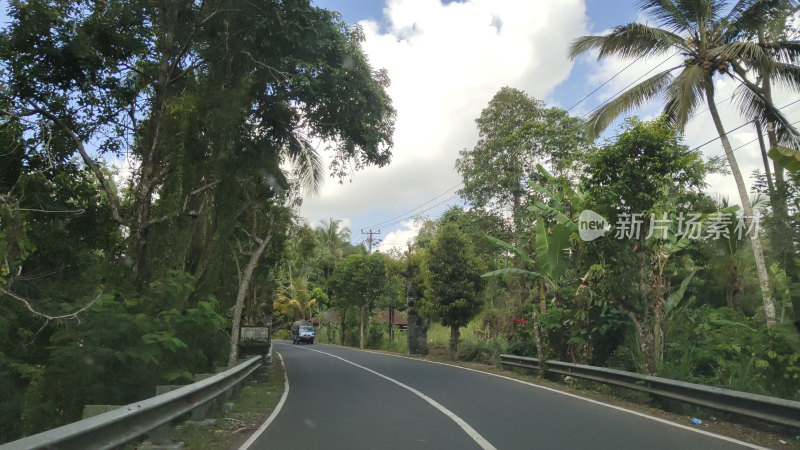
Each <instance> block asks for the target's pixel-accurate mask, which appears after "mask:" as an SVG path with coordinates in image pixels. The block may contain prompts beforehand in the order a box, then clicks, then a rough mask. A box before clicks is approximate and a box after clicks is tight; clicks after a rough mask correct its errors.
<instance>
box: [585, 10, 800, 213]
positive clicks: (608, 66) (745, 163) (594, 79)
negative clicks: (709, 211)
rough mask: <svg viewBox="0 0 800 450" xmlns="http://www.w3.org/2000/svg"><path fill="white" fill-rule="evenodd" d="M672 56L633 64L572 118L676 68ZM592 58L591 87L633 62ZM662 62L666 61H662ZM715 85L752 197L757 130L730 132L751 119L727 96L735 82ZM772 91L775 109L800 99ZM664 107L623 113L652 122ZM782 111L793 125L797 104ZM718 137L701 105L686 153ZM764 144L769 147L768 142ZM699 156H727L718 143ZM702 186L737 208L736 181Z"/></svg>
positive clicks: (722, 178)
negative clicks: (724, 198)
mask: <svg viewBox="0 0 800 450" xmlns="http://www.w3.org/2000/svg"><path fill="white" fill-rule="evenodd" d="M638 21H639V22H643V23H644V22H646V19H645V18H644V17H642V16H640V17H639V19H638ZM673 53H674V52H667V53H664V54H661V55H656V56H652V57H650V58H646V59H642V60H640V61H637V62H636V63H635V64H633V65H632V66H631V67H630V68H628V69H627V70H625V71H624V72H623V73H621V74H619V75H618V76H617V77H616V78H614V79H613V80H612V81H611V82H609V83H608V84H607V85H606V86H604V87H603V88H602V89H601V90H600V91H598V93H596V94H595V95H594V96H593V97H592V98H590V99H589V100H588V101H587V102H585V103H584V104H582V105H581V106H580V108H578V109H577V110H580V111H579V112H577V110H576V113H578V114H585V113H587V112H589V111H590V110H591V109H592V108H593V107H595V106H596V105H599V104H600V103H601V102H602V101H603V100H605V99H607V98H609V97H611V96H612V95H614V94H616V93H618V92H619V91H620V90H622V89H625V88H626V87H628V86H629V85H630V84H631V83H633V82H634V81H636V80H637V78H639V77H640V76H641V75H643V74H645V73H646V72H648V71H649V70H650V69H652V68H654V67H657V68H656V69H655V70H653V71H651V72H650V73H649V74H647V75H646V76H645V77H643V78H642V79H641V80H639V81H638V82H641V81H643V80H645V79H647V78H648V77H650V76H653V75H655V74H657V73H658V72H659V71H661V70H666V69H669V68H672V67H676V66H678V65H680V64H681V59H682V58H681V56H680V55H674V54H673ZM596 55H597V54H596V53H595V54H594V55H587V56H586V57H584V58H586V59H584V60H583V61H590V59H591V62H590V63H589V64H591V66H592V72H591V74H590V75H589V77H588V80H589V84H590V85H591V86H598V85H600V84H601V83H603V82H604V81H606V80H608V79H609V78H611V77H612V76H613V75H614V74H616V73H617V72H619V71H620V70H622V69H623V68H625V67H626V66H627V65H628V64H629V63H630V62H631V61H632V60H631V59H622V58H618V57H608V58H604V59H603V60H601V61H595V60H596V57H597V56H596ZM665 60H666V62H664V61H665ZM662 63H663V64H662ZM659 64H660V65H659ZM677 73H678V72H677V71H676V72H675V74H677ZM718 77H719V76H718ZM715 81H716V84H715V100H716V103H717V105H718V110H719V113H720V117H721V120H722V124H723V126H724V128H725V130H726V132H728V136H729V139H730V142H731V146H732V148H733V149H734V152H733V153H734V156H735V157H736V159H737V162H738V164H739V168H740V170H741V172H742V175H743V177H744V178H745V182H746V185H747V188H748V192H750V188H751V187H752V182H753V180H752V179H751V174H752V173H753V171H754V170H760V171H761V172H762V173H763V172H764V165H763V162H762V158H761V153H760V149H759V146H758V142H752V143H750V141H752V140H754V139H755V138H756V133H755V129H754V127H753V126H752V125H747V126H745V127H742V128H740V129H738V130H735V131H734V129H735V128H736V127H738V126H739V125H742V124H743V123H745V122H747V121H748V120H749V118H746V117H743V116H742V115H740V114H739V111H738V109H737V108H736V103H735V102H734V101H732V100H731V96H732V95H733V93H734V91H735V89H736V88H737V86H738V82H736V81H735V80H732V79H731V78H730V77H725V78H721V77H719V78H718V79H715ZM589 90H590V88H589V87H587V91H589ZM774 91H775V92H774V93H773V100H774V102H775V104H776V105H777V106H778V107H782V106H784V105H787V104H789V103H791V102H793V101H794V100H797V99H798V98H800V96H798V95H797V94H795V93H791V92H789V91H788V90H786V89H781V88H776V89H774ZM662 107H663V103H662V101H661V100H656V101H654V102H652V103H650V104H648V105H644V106H643V107H642V108H639V109H638V110H635V111H632V112H630V113H628V114H626V115H625V116H626V117H627V116H631V115H639V116H640V117H642V118H644V119H652V118H654V117H656V116H657V115H658V114H659V113H660V111H661V108H662ZM782 112H783V113H784V115H785V116H786V117H788V118H789V120H790V121H794V120H796V117H797V116H798V113H800V103H798V104H795V105H792V106H790V107H788V108H786V109H784V110H782ZM616 131H617V130H614V129H611V130H609V131H608V132H607V133H608V134H615V133H616ZM718 137H719V134H718V133H717V130H716V127H715V126H714V122H713V121H712V118H711V114H709V112H708V108H707V104H706V102H702V104H701V105H700V106H698V108H697V110H696V111H695V116H694V117H693V118H692V119H691V120H690V121H689V124H688V126H687V127H686V130H685V143H686V145H688V146H689V147H690V148H695V147H698V146H700V145H702V144H705V143H706V142H708V141H710V140H712V139H714V138H718ZM748 143H749V144H748ZM745 144H747V145H745ZM767 145H769V144H768V143H767ZM737 148H738V149H737ZM699 151H701V152H702V154H703V155H704V156H705V157H711V156H724V155H725V153H724V151H723V149H722V144H721V142H720V141H719V139H717V140H716V141H714V142H711V143H708V144H706V145H704V146H703V147H702V148H700V149H699ZM770 164H771V160H770ZM706 182H707V183H708V185H709V186H708V188H707V191H708V193H709V194H711V195H713V196H717V195H720V196H722V197H727V199H728V200H729V201H730V202H731V203H733V204H741V201H740V198H739V193H738V190H737V188H736V183H735V182H734V179H733V176H732V175H721V174H713V175H710V176H708V177H707V179H706ZM751 197H752V195H751Z"/></svg>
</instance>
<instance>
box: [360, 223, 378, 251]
mask: <svg viewBox="0 0 800 450" xmlns="http://www.w3.org/2000/svg"><path fill="white" fill-rule="evenodd" d="M361 234H368V235H369V237H368V238H367V242H369V254H370V255H371V254H372V235H373V234H381V230H378V231H372V228H370V229H369V231H364V229H363V228H362V229H361Z"/></svg>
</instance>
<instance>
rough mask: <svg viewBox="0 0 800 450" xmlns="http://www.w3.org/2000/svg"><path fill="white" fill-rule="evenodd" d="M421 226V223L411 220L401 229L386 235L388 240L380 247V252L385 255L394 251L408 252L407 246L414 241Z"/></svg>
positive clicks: (385, 239)
mask: <svg viewBox="0 0 800 450" xmlns="http://www.w3.org/2000/svg"><path fill="white" fill-rule="evenodd" d="M421 226H422V222H421V221H415V220H409V221H406V222H403V223H402V228H401V229H399V230H395V231H392V232H391V233H389V234H387V235H386V238H384V239H383V240H382V241H381V243H380V244H379V245H378V250H379V251H381V252H384V253H387V252H389V251H390V250H392V249H395V250H400V251H403V250H406V249H407V248H408V247H407V245H406V244H407V243H408V242H409V241H410V240H412V239H414V237H415V236H416V235H417V233H418V232H419V229H420V227H421Z"/></svg>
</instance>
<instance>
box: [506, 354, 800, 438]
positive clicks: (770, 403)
mask: <svg viewBox="0 0 800 450" xmlns="http://www.w3.org/2000/svg"><path fill="white" fill-rule="evenodd" d="M500 364H501V365H505V366H512V367H521V368H525V369H534V370H540V366H539V359H538V358H528V357H525V356H516V355H500ZM547 372H552V373H557V374H560V375H568V376H571V377H575V378H583V379H586V380H592V381H596V382H599V383H605V384H611V385H614V386H620V387H624V388H628V389H634V390H637V391H642V392H646V393H648V394H653V395H657V396H660V397H666V398H670V399H674V400H679V401H683V402H686V403H691V404H694V405H697V406H702V407H706V408H712V409H715V410H719V411H724V412H728V413H733V414H738V415H740V416H745V417H751V418H755V419H760V420H764V421H767V422H771V423H775V424H779V425H784V426H789V427H793V428H798V429H800V402H796V401H792V400H784V399H781V398H775V397H768V396H766V395H758V394H750V393H748V392H740V391H734V390H730V389H722V388H718V387H711V386H703V385H700V384H693V383H687V382H684V381H677V380H670V379H668V378H660V377H654V376H650V375H642V374H639V373H632V372H625V371H622V370H616V369H606V368H604V367H595V366H585V365H582V364H571V363H565V362H561V361H547Z"/></svg>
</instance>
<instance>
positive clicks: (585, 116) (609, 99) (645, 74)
mask: <svg viewBox="0 0 800 450" xmlns="http://www.w3.org/2000/svg"><path fill="white" fill-rule="evenodd" d="M678 53H679V52H675V53H673V54H671V55H669V56H667V58H666V59H664V60H663V61H661V62H660V63H658V64H656V65H655V66H654V67H653V68H651V69H650V70H648V71H647V72H645V73H643V74H641V75H639V78H637V79H635V80H633V81H631V82H630V83H628V85H627V86H625V87H624V88H622V89H620V90H619V91H617V93H616V94H614V95H612V96H611V97H609V98H607V99H606V100H605V101H604V102H602V103H600V104H599V105H597V106H596V107H595V108H594V109H593V110H591V111H589V112H588V113H586V114H584V115H583V116H581V119H585V118H587V117H589V116H590V115H591V114H592V113H594V112H595V111H597V110H599V109H600V108H602V107H603V106H605V105H607V104H608V103H610V102H611V101H613V100H614V99H615V98H617V96H618V95H620V94H622V93H623V92H625V91H627V90H628V88H630V87H631V86H633V85H634V84H636V83H638V82H639V80H641V79H642V78H644V77H646V76H647V75H649V74H650V72H652V71H654V70H656V69H658V68H659V67H661V66H663V65H664V64H665V63H666V62H667V61H669V60H670V59H672V57H673V56H675V55H677V54H678ZM634 62H635V61H634Z"/></svg>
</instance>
